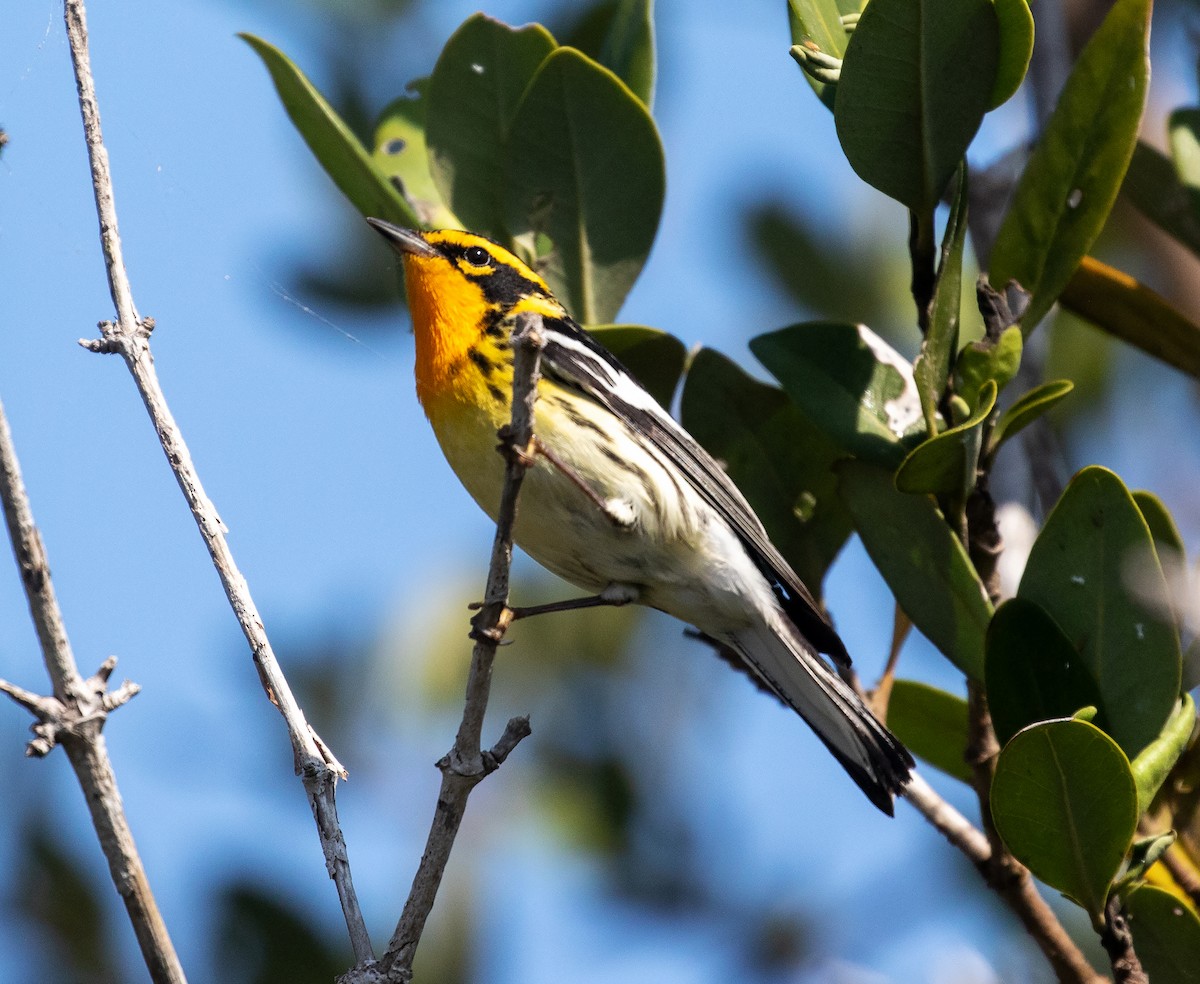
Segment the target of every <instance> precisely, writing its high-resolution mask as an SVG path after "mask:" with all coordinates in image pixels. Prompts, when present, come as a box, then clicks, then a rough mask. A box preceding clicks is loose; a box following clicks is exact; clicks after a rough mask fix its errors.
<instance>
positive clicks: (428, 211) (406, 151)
mask: <svg viewBox="0 0 1200 984" xmlns="http://www.w3.org/2000/svg"><path fill="white" fill-rule="evenodd" d="M428 82H429V80H428V79H421V80H419V81H417V82H413V83H412V84H411V85H410V86H409V88H410V89H411V90H412V91H413V94H412V95H411V96H401V97H400V98H399V99H396V100H394V101H393V102H391V103H390V104H388V106H387V107H386V108H385V109H384V111H383V112H382V113H381V114H380V116H379V120H378V122H377V123H376V124H375V150H374V153H372V155H371V160H372V162H373V163H374V165H375V167H376V168H377V169H378V170H379V172H380V173H381V174H383V175H384V176H385V177H387V178H390V179H391V180H392V181H393V183H395V182H396V181H399V182H400V193H401V194H402V195H403V196H404V200H405V201H406V202H408V204H409V206H410V207H411V208H412V210H413V212H414V213H416V216H417V219H418V220H419V221H420V224H421V227H422V228H424V229H461V228H462V225H461V223H459V221H458V219H457V218H456V217H455V215H454V214H453V213H452V212H451V211H450V210H449V209H448V208H447V207H446V205H445V203H444V202H443V201H442V196H441V193H440V192H439V191H438V189H437V185H435V184H434V182H433V175H432V174H431V173H430V171H429V151H428V149H427V148H426V146H425V108H426V98H425V88H426V86H427V85H428Z"/></svg>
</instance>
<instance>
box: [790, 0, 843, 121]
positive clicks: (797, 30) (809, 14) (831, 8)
mask: <svg viewBox="0 0 1200 984" xmlns="http://www.w3.org/2000/svg"><path fill="white" fill-rule="evenodd" d="M788 26H789V27H790V28H791V31H792V44H793V45H797V46H799V47H800V48H801V49H803V50H804V51H805V52H806V55H805V57H808V54H807V53H816V54H818V55H823V56H825V57H826V58H836V59H841V58H844V57H845V55H846V43H847V42H848V41H849V40H850V35H849V34H847V33H846V29H845V28H844V27H843V26H842V11H841V10H840V9H839V7H838V4H837V3H836V0H788ZM804 77H805V78H806V79H807V80H808V84H809V85H811V86H812V89H813V92H815V93H816V94H817V97H818V98H819V99H820V100H821V102H823V103H824V104H825V105H826V106H827V107H828V108H829V109H830V110H832V109H833V96H834V92H835V91H836V88H837V87H836V86H835V85H831V84H830V83H828V82H822V81H821V80H819V79H817V78H814V77H813V75H812V74H811V73H809V72H805V73H804Z"/></svg>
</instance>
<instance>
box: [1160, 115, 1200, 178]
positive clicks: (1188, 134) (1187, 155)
mask: <svg viewBox="0 0 1200 984" xmlns="http://www.w3.org/2000/svg"><path fill="white" fill-rule="evenodd" d="M1167 135H1168V137H1169V138H1170V141H1171V160H1172V161H1173V162H1174V164H1175V173H1176V174H1178V175H1179V181H1180V183H1181V184H1182V185H1183V186H1184V187H1185V188H1187V189H1188V191H1190V192H1192V193H1193V194H1200V108H1197V107H1195V106H1188V107H1186V108H1184V109H1177V110H1175V112H1173V113H1172V114H1171V118H1170V119H1169V120H1168V121H1167ZM1193 201H1194V199H1193Z"/></svg>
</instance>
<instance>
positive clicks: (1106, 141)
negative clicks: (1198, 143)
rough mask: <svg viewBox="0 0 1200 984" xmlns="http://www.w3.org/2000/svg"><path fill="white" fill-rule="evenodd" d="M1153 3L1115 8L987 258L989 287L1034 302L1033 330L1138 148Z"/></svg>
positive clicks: (1120, 3)
mask: <svg viewBox="0 0 1200 984" xmlns="http://www.w3.org/2000/svg"><path fill="white" fill-rule="evenodd" d="M1149 34H1150V0H1117V2H1116V5H1115V6H1114V7H1113V8H1112V10H1111V11H1109V14H1108V16H1107V17H1105V19H1104V22H1103V23H1102V24H1101V25H1100V28H1099V29H1098V30H1097V31H1096V33H1095V35H1093V37H1092V39H1091V41H1089V42H1088V44H1087V47H1086V48H1084V50H1083V53H1082V54H1081V55H1080V56H1079V60H1078V61H1077V62H1076V63H1075V67H1074V69H1072V71H1071V75H1070V77H1069V78H1068V79H1067V84H1066V86H1065V87H1064V88H1063V91H1062V94H1061V95H1060V96H1059V99H1058V106H1057V107H1056V109H1055V111H1054V114H1053V115H1052V116H1051V118H1050V121H1049V122H1048V123H1047V124H1046V129H1045V130H1044V132H1043V133H1042V137H1041V139H1040V140H1039V141H1038V145H1037V147H1035V148H1034V151H1033V154H1032V155H1031V156H1030V158H1029V162H1028V164H1026V166H1025V172H1024V173H1023V174H1022V175H1021V181H1020V183H1019V184H1018V185H1017V190H1016V192H1015V194H1014V196H1013V200H1012V202H1011V204H1010V205H1009V209H1008V212H1007V213H1006V215H1005V217H1004V222H1003V223H1002V225H1001V227H1000V232H999V233H998V235H997V237H996V244H995V247H994V249H993V251H992V262H991V276H990V279H991V281H992V283H994V284H1004V283H1007V282H1008V280H1009V278H1013V279H1015V280H1017V281H1018V282H1019V283H1020V284H1021V285H1022V286H1023V287H1024V288H1025V289H1026V290H1028V291H1029V292H1030V293H1031V294H1032V295H1033V299H1032V301H1031V302H1030V305H1029V310H1028V311H1026V313H1025V315H1024V317H1023V318H1022V319H1021V324H1022V326H1023V327H1024V329H1025V331H1026V333H1028V332H1029V331H1031V330H1032V329H1033V328H1034V326H1035V325H1037V323H1038V322H1039V321H1041V319H1042V317H1043V316H1044V315H1045V314H1046V312H1047V311H1048V310H1049V309H1050V305H1051V304H1053V303H1054V301H1055V300H1056V299H1057V298H1058V295H1059V294H1060V293H1061V292H1062V290H1063V288H1064V287H1065V286H1066V285H1067V281H1068V280H1069V279H1070V278H1071V274H1072V273H1074V271H1075V268H1076V267H1077V266H1078V265H1079V261H1080V260H1081V259H1083V257H1084V256H1085V255H1086V254H1087V252H1088V250H1089V249H1090V248H1091V246H1092V243H1093V242H1094V241H1095V239H1096V236H1097V235H1099V233H1100V229H1101V228H1102V227H1103V225H1104V222H1105V220H1106V219H1107V218H1108V213H1109V212H1110V211H1111V210H1112V206H1113V202H1114V201H1115V200H1116V197H1117V192H1118V190H1119V189H1120V187H1121V180H1122V178H1123V177H1124V176H1125V170H1126V168H1127V167H1128V166H1129V159H1130V157H1131V156H1132V154H1133V148H1134V146H1135V144H1136V143H1137V131H1138V124H1139V122H1140V120H1141V117H1142V108H1143V106H1144V105H1145V102H1146V87H1147V81H1148V78H1149V70H1150V62H1149V54H1148V49H1147V44H1148V40H1149Z"/></svg>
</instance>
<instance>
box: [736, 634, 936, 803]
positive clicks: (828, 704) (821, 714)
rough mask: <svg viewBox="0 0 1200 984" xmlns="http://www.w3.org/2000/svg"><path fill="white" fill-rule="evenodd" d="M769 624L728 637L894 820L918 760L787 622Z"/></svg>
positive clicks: (773, 690) (751, 667)
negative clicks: (899, 796)
mask: <svg viewBox="0 0 1200 984" xmlns="http://www.w3.org/2000/svg"><path fill="white" fill-rule="evenodd" d="M774 621H775V624H773V625H772V624H769V623H768V622H766V621H765V620H764V621H763V622H760V623H757V624H755V625H752V626H749V627H747V628H745V629H739V630H738V631H736V632H731V633H727V634H725V635H723V636H722V637H721V638H720V641H721V642H724V643H725V644H726V645H728V646H730V647H731V648H732V649H733V650H734V651H735V652H736V653H737V654H738V655H739V656H740V657H741V658H742V659H743V660H744V661H745V663H746V666H747V668H748V669H750V671H751V672H752V673H753V674H754V676H756V677H758V678H759V679H760V680H762V682H763V683H764V684H765V685H766V687H767V689H768V690H770V691H771V692H772V693H774V694H775V695H776V696H777V697H779V699H780V700H782V701H783V702H784V703H785V704H787V705H788V706H789V707H791V708H792V709H793V710H795V711H796V713H797V714H799V715H800V716H801V717H802V718H804V720H805V721H806V722H808V726H809V727H810V728H812V729H813V731H815V732H816V733H817V737H818V738H820V739H821V741H823V742H824V743H825V747H826V748H828V749H829V750H830V751H831V752H832V753H833V755H834V757H835V758H836V759H837V760H838V761H839V762H841V764H842V768H844V769H845V770H846V771H847V772H848V773H850V777H851V778H852V779H853V780H854V781H855V782H856V783H858V785H859V788H860V789H862V791H863V792H864V793H866V794H867V797H868V798H869V799H870V800H871V802H872V803H874V804H875V805H876V806H877V807H879V809H881V810H882V811H883V812H884V813H886V814H887V815H888V816H892V812H893V801H892V796H893V794H895V793H898V792H900V790H901V789H902V788H903V786H904V784H905V783H907V782H908V780H909V777H910V770H911V769H912V768H913V759H912V756H911V755H910V754H909V752H908V749H907V748H905V747H904V746H903V745H902V744H900V741H899V740H898V739H897V738H896V736H895V735H893V734H892V733H891V732H890V731H888V729H887V728H885V727H884V726H883V725H882V724H880V722H879V720H878V719H877V718H876V717H875V715H874V714H872V713H871V712H870V711H869V710H868V709H867V708H866V706H865V705H864V704H863V702H862V700H861V699H859V696H858V694H856V693H855V692H854V691H853V690H852V689H851V688H850V687H849V686H848V685H847V684H846V683H845V681H843V680H842V679H841V677H839V676H837V675H836V674H835V673H834V672H833V671H832V670H831V669H830V668H829V666H828V665H827V664H826V663H825V662H824V660H822V659H821V657H820V656H818V655H817V654H816V651H815V650H814V649H813V647H812V646H810V645H809V644H808V643H807V642H806V641H805V640H804V639H803V638H802V637H801V636H800V634H799V632H797V631H796V629H795V628H794V627H793V626H792V625H791V624H790V623H789V622H787V621H786V619H785V617H784V616H783V615H782V613H780V615H779V617H778V619H776V620H774Z"/></svg>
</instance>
